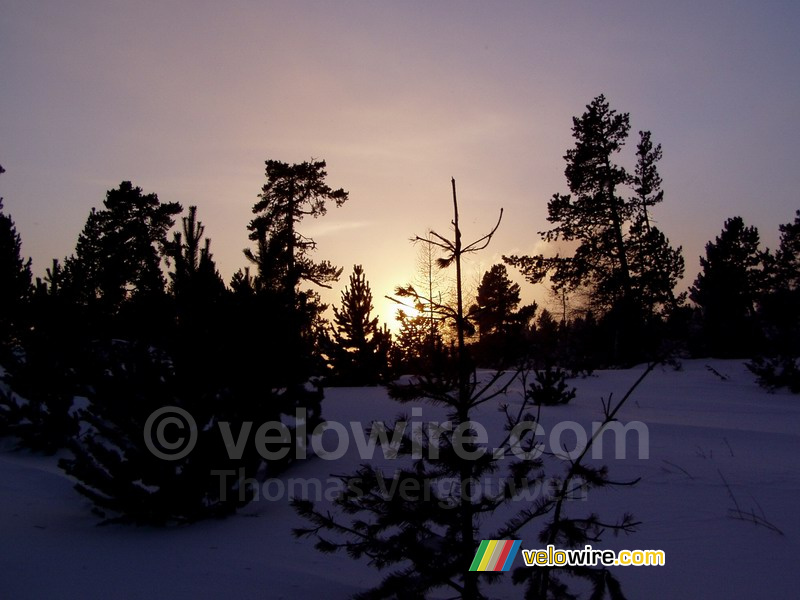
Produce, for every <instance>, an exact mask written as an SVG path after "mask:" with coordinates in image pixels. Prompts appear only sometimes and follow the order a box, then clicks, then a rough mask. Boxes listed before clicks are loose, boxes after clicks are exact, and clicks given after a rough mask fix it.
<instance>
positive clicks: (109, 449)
mask: <svg viewBox="0 0 800 600" xmlns="http://www.w3.org/2000/svg"><path fill="white" fill-rule="evenodd" d="M204 350H205V351H213V350H214V349H213V348H211V347H209V346H205V347H204ZM92 356H93V361H92V364H91V367H90V369H91V373H90V374H89V375H90V380H91V381H92V385H91V386H89V387H88V388H87V389H86V391H85V396H86V398H87V400H88V406H86V407H84V408H82V409H81V410H79V411H78V412H77V414H76V417H75V420H76V422H80V424H81V430H82V433H81V435H80V436H75V437H74V438H72V440H71V441H70V444H69V449H70V450H71V452H72V454H73V457H72V458H63V459H61V460H60V461H59V466H60V467H61V468H62V469H64V471H65V472H66V473H67V474H68V475H70V476H72V477H74V478H75V479H77V480H78V483H77V484H76V486H75V488H76V489H77V490H78V492H80V493H81V494H82V495H84V496H86V497H87V498H88V499H89V500H91V502H92V503H93V504H94V507H95V513H96V514H98V515H99V516H101V517H102V518H103V519H104V521H106V522H109V521H122V522H131V523H135V524H147V525H167V524H171V523H182V522H192V521H196V520H198V519H203V518H208V517H215V516H221V515H225V514H228V513H230V512H232V511H233V510H235V509H236V508H237V507H239V506H241V505H243V504H246V503H247V502H248V501H249V500H250V499H251V498H252V495H253V490H252V489H251V488H250V487H249V486H248V485H247V481H248V480H249V481H251V482H252V481H255V479H254V476H255V474H256V472H257V470H258V467H259V465H260V464H261V459H260V457H259V456H258V455H257V453H256V452H255V448H253V447H252V445H251V446H250V447H246V448H244V449H243V452H242V455H241V456H236V455H235V453H233V454H230V450H231V449H230V448H226V447H225V445H224V441H223V439H222V437H221V435H220V429H219V423H220V422H222V421H225V422H228V423H229V424H230V427H231V431H239V430H240V429H239V428H240V427H241V424H242V420H252V421H257V420H258V417H262V416H263V415H259V414H258V413H257V412H256V411H257V406H256V405H255V404H254V403H252V402H250V407H249V410H250V413H249V414H246V415H242V414H241V413H240V412H239V410H240V409H241V406H242V403H241V399H237V398H232V397H231V396H230V394H229V393H227V391H226V390H225V389H224V388H218V387H217V388H213V387H210V386H206V385H203V384H204V383H206V384H208V383H209V382H213V378H214V376H213V374H211V373H209V374H208V375H207V376H206V377H202V375H201V377H202V379H200V380H198V379H196V377H197V374H198V371H196V370H192V371H186V370H183V371H182V368H183V367H184V366H185V365H184V363H183V362H182V361H180V360H178V361H177V362H176V361H175V360H174V359H173V358H172V357H170V356H169V355H167V354H166V353H164V352H162V351H160V350H157V349H155V348H153V347H152V346H150V345H148V344H142V343H138V342H127V341H122V340H117V341H113V342H110V343H99V344H98V345H97V346H96V347H95V348H94V352H93V354H92ZM176 407H177V408H178V409H180V410H183V411H185V413H188V414H189V415H190V416H191V419H192V420H191V421H190V420H187V419H185V417H184V415H185V413H183V414H181V413H177V412H176V411H175V408H176ZM164 410H167V411H168V412H167V413H166V414H167V415H169V417H170V418H171V419H178V422H179V423H180V425H179V429H177V431H178V432H179V433H177V434H176V433H173V432H174V431H176V430H175V429H173V430H172V432H170V431H169V429H168V428H164V429H159V427H160V426H161V425H163V423H164V422H166V421H161V420H159V419H158V418H156V420H154V421H151V419H152V418H153V417H154V416H156V417H157V416H158V414H159V413H157V412H156V411H164ZM243 418H244V419H243ZM258 422H261V421H258ZM159 431H162V435H163V436H164V440H163V441H164V442H165V443H173V442H174V441H175V440H174V438H172V437H171V436H172V435H175V436H176V437H177V442H178V443H180V441H181V440H183V443H184V444H186V443H188V442H187V441H186V440H192V439H194V445H193V447H192V446H189V450H190V451H188V453H181V454H178V453H177V452H176V451H179V450H181V449H182V448H185V447H186V446H181V447H180V448H177V449H176V448H170V447H169V446H164V445H163V444H162V443H161V440H160V439H159V434H158V432H159ZM220 472H226V473H227V474H229V475H231V476H226V477H224V478H223V477H219V476H218V474H219V473H220Z"/></svg>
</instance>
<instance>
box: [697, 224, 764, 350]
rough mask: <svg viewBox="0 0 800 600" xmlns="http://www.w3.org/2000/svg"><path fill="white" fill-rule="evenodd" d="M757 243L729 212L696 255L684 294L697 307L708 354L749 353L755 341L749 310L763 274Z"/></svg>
mask: <svg viewBox="0 0 800 600" xmlns="http://www.w3.org/2000/svg"><path fill="white" fill-rule="evenodd" d="M758 246H759V235H758V230H757V229H756V228H755V227H748V226H745V224H744V220H743V219H742V218H741V217H733V218H730V219H728V220H727V221H725V225H724V227H723V229H722V232H721V233H720V235H719V236H717V238H716V240H715V241H714V242H708V243H707V244H706V255H705V256H704V257H702V256H701V257H700V266H701V268H702V271H701V272H700V273H699V274H698V275H697V279H695V282H694V285H693V286H692V287H691V290H690V293H689V297H690V298H691V300H692V301H693V302H695V303H696V304H697V305H698V307H699V308H700V313H701V318H702V324H703V338H704V344H705V349H706V351H707V352H708V353H710V354H711V355H712V356H717V357H721V358H732V357H745V356H752V353H753V352H754V351H755V350H756V348H757V346H758V340H757V335H756V323H755V313H756V301H757V299H758V293H759V290H760V289H761V285H762V277H763V272H762V260H763V255H762V253H761V252H760V251H759V247H758Z"/></svg>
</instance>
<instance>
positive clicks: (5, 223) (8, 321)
mask: <svg viewBox="0 0 800 600" xmlns="http://www.w3.org/2000/svg"><path fill="white" fill-rule="evenodd" d="M4 172H5V169H3V167H2V166H0V173H4ZM30 293H31V260H30V259H28V260H25V259H23V258H22V238H21V237H20V235H19V233H18V232H17V228H16V226H15V225H14V220H13V219H12V218H11V217H10V216H9V215H6V214H5V213H4V212H3V199H2V198H0V364H6V365H7V364H8V361H9V360H10V358H11V354H12V349H13V348H14V347H16V346H18V345H19V344H20V335H21V333H22V329H23V321H24V312H25V306H26V304H27V302H28V300H29V297H30Z"/></svg>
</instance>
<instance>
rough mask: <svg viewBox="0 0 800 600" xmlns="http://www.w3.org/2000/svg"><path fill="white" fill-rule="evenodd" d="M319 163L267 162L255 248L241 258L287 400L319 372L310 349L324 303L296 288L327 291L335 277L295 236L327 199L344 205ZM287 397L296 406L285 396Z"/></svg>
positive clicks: (311, 245) (254, 226)
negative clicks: (248, 265) (251, 274)
mask: <svg viewBox="0 0 800 600" xmlns="http://www.w3.org/2000/svg"><path fill="white" fill-rule="evenodd" d="M325 166H326V164H325V161H313V162H303V163H300V164H293V165H289V164H287V163H283V162H279V161H275V160H268V161H267V162H266V177H267V182H266V183H265V184H264V187H263V188H262V192H261V195H260V200H259V201H258V202H257V203H256V204H255V205H254V206H253V213H254V214H255V215H256V216H255V217H254V218H253V220H252V221H251V222H250V224H249V225H248V229H249V231H250V239H251V240H253V241H254V242H256V248H255V249H248V250H245V256H246V257H247V258H248V259H249V260H250V261H251V262H253V263H254V264H255V265H256V266H257V268H258V273H257V275H256V277H255V278H254V279H253V288H254V291H255V293H256V298H255V299H254V301H255V302H256V303H258V304H260V305H261V307H260V309H259V311H260V314H259V315H254V318H257V319H266V322H265V323H263V327H264V329H265V330H266V333H267V335H268V339H272V340H275V341H276V342H277V344H275V345H274V347H273V348H272V349H271V352H268V353H267V357H266V358H268V359H269V360H266V361H264V365H269V368H271V369H272V371H273V375H274V377H271V379H272V380H273V382H274V384H275V385H276V386H281V387H285V388H287V389H288V390H289V394H290V396H291V395H292V394H294V395H297V396H298V397H302V396H303V395H304V394H303V392H302V386H303V385H304V384H305V382H306V381H307V380H308V378H309V377H310V376H311V375H312V374H313V373H314V372H315V371H318V370H320V369H321V365H320V364H319V361H318V360H317V358H316V357H315V356H314V347H315V343H316V340H317V338H318V337H319V329H320V328H321V327H322V318H321V314H322V312H323V311H324V310H325V308H326V306H325V305H323V304H321V302H320V299H319V294H317V293H316V292H315V291H313V290H310V289H301V285H302V284H304V283H311V284H314V285H317V286H321V287H328V288H329V287H330V284H331V283H332V282H333V281H336V280H337V279H338V278H339V276H340V274H341V269H340V268H337V267H334V266H333V265H332V264H331V263H330V262H328V261H314V260H313V259H312V257H311V253H312V251H313V250H314V249H315V248H316V242H315V241H314V240H313V239H311V238H308V237H306V236H304V235H302V234H301V233H300V231H299V225H300V223H301V221H302V220H303V219H304V218H306V217H314V218H317V217H320V216H324V215H325V214H326V213H327V206H328V203H329V202H333V203H334V204H335V205H336V206H341V205H342V204H344V202H346V201H347V197H348V194H347V192H346V191H344V190H343V189H338V190H334V189H332V188H331V187H330V186H328V184H327V183H325V178H326V177H327V172H326V170H325ZM263 368H264V366H262V369H263ZM286 400H287V402H288V404H293V403H294V402H296V401H297V399H295V400H292V399H291V397H289V396H287V398H286Z"/></svg>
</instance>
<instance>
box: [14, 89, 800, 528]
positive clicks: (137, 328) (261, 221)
mask: <svg viewBox="0 0 800 600" xmlns="http://www.w3.org/2000/svg"><path fill="white" fill-rule="evenodd" d="M629 133H630V123H629V116H628V114H627V113H618V112H616V111H614V110H613V109H611V108H610V106H609V104H608V102H607V101H606V99H605V98H604V97H603V96H598V97H597V98H595V99H594V100H593V101H592V103H591V104H589V105H588V106H587V107H586V112H585V113H584V114H583V115H581V116H580V117H576V118H575V119H574V120H573V137H574V138H575V146H574V147H573V148H571V149H570V150H568V151H567V153H566V155H565V160H566V169H565V175H566V179H567V184H568V188H569V192H570V193H569V194H555V195H554V196H553V197H552V198H551V199H550V200H549V202H548V221H549V223H550V225H551V228H550V229H548V230H545V231H542V232H539V234H538V235H539V236H540V237H541V238H542V239H543V240H544V241H545V242H556V241H563V242H566V247H568V248H571V249H572V250H571V253H570V254H569V255H555V256H552V255H548V256H546V255H539V256H508V257H504V261H505V264H497V265H494V266H493V267H492V268H491V269H489V270H488V271H487V272H486V273H485V274H484V275H483V277H482V279H481V281H480V284H479V286H478V288H477V290H476V292H475V294H474V295H473V296H474V297H471V298H470V297H466V298H465V299H464V306H465V311H464V314H461V315H454V313H453V308H452V307H453V306H455V301H454V299H453V298H452V296H453V293H454V291H453V290H451V289H450V286H448V284H447V282H446V281H443V280H442V279H441V277H439V273H440V272H441V271H440V269H441V268H442V267H447V266H449V264H450V263H448V262H447V261H446V260H443V259H440V258H438V259H437V256H436V253H437V249H439V248H441V240H440V239H439V240H437V239H436V238H435V237H428V238H425V239H423V238H418V240H417V243H418V244H419V246H420V250H421V257H422V259H421V268H420V272H421V276H420V277H418V280H417V281H415V282H413V283H404V284H402V285H399V287H398V288H397V290H396V294H395V299H396V300H397V302H398V304H399V305H400V309H401V310H400V323H399V328H398V330H397V332H396V333H395V334H394V335H391V334H390V332H389V331H388V330H387V329H386V327H385V326H383V327H382V326H381V325H380V324H379V323H378V319H377V317H376V316H375V313H374V306H373V297H372V292H371V290H370V287H369V283H368V281H367V276H366V274H365V273H364V271H363V269H362V268H361V267H360V266H358V265H356V266H355V267H354V269H353V272H352V274H351V276H350V279H349V284H348V285H347V286H346V288H345V290H344V292H342V296H341V301H340V303H339V304H338V305H337V306H335V307H333V311H332V312H333V320H332V321H331V322H329V321H328V320H327V319H326V317H325V313H326V309H327V307H326V306H325V305H324V304H323V303H322V302H321V299H320V295H319V293H318V292H317V291H315V290H316V289H317V288H318V287H320V286H322V287H329V286H330V285H331V284H332V283H333V282H335V281H337V280H338V279H339V278H340V276H341V274H342V268H341V267H338V266H335V265H332V264H331V263H330V262H328V261H324V260H322V261H318V260H315V259H314V258H313V256H312V251H313V250H315V249H316V246H317V245H316V242H315V241H314V240H313V239H311V238H309V237H307V236H305V235H303V233H302V229H303V227H302V224H303V220H304V219H305V218H306V217H321V216H324V215H325V214H326V212H327V210H328V208H330V207H336V206H341V205H342V204H343V203H344V202H346V201H347V199H348V193H347V192H346V191H345V190H343V189H332V188H331V187H330V186H329V185H328V184H327V183H326V177H327V173H326V164H325V162H324V161H311V162H304V163H300V164H287V163H283V162H279V161H275V160H269V161H267V162H266V170H265V176H266V183H265V184H264V186H263V188H262V191H261V194H260V196H259V199H258V201H257V202H256V203H255V205H254V206H253V219H252V220H251V222H250V224H249V225H248V234H249V239H250V242H251V246H250V248H249V249H248V250H246V251H245V256H246V259H247V261H248V265H247V266H245V267H243V268H242V269H240V270H239V271H237V272H236V274H235V275H234V276H233V277H232V279H231V281H229V282H227V283H226V282H225V281H223V279H222V278H221V277H220V274H219V272H218V270H217V267H216V264H215V262H214V257H213V254H212V249H211V243H210V241H209V238H208V237H206V232H205V226H204V225H203V223H202V222H201V220H200V217H199V215H198V212H197V208H196V207H194V206H191V207H189V209H188V211H184V210H183V207H182V206H181V205H179V204H178V203H175V202H162V201H161V200H160V199H159V198H158V196H157V195H156V194H153V193H144V192H143V191H142V190H141V189H140V188H138V187H135V186H134V185H133V184H132V183H130V182H122V183H121V184H120V186H119V187H118V188H116V189H113V190H110V191H108V193H107V195H106V198H105V200H104V201H103V205H102V207H101V208H98V209H93V210H92V211H91V212H90V214H89V216H88V218H87V220H86V225H85V226H84V228H83V231H82V232H81V234H80V236H79V238H78V240H77V244H76V247H75V251H74V253H73V254H71V255H70V256H68V257H66V258H64V259H62V260H54V261H53V263H52V265H51V266H50V268H48V269H47V274H46V276H45V277H43V278H36V279H35V280H34V279H33V277H32V273H31V263H30V260H25V259H24V258H23V257H22V253H21V239H20V235H19V233H18V232H17V231H16V229H15V226H14V223H13V221H12V219H11V218H10V217H9V216H7V215H5V214H4V213H2V204H0V365H2V366H3V368H4V369H5V373H4V376H3V383H2V385H0V394H1V395H0V428H2V433H4V434H6V435H11V436H14V437H16V438H18V439H19V440H20V441H21V443H22V444H23V445H25V446H27V447H30V448H34V449H37V450H41V451H46V452H53V451H55V450H57V449H59V448H63V447H69V448H70V449H71V450H72V454H73V455H74V458H73V459H69V460H64V461H62V466H63V467H64V469H65V470H67V472H69V473H70V474H72V475H74V476H75V477H77V478H78V479H79V480H80V481H81V482H82V484H81V485H80V486H79V489H80V491H82V492H83V493H84V494H86V495H87V496H89V497H90V498H91V499H92V500H93V501H94V503H95V504H96V505H97V506H98V507H99V508H100V509H101V510H108V511H111V512H112V513H121V514H126V515H127V516H128V517H129V518H133V519H134V520H139V521H146V522H155V521H159V520H169V519H175V518H177V519H194V518H199V517H201V516H206V515H208V514H218V513H222V512H226V511H230V510H232V509H234V508H235V507H236V506H237V505H238V504H240V503H243V502H246V501H247V500H248V491H247V489H245V487H243V486H242V485H240V483H239V482H240V481H241V480H243V479H246V478H250V477H263V476H265V473H267V472H269V473H275V472H276V471H279V470H280V469H283V468H285V467H286V465H287V463H288V459H286V460H280V461H274V462H272V463H269V464H265V463H264V461H263V460H262V458H261V457H259V456H258V455H251V454H248V452H250V451H249V450H248V451H247V452H245V453H244V454H243V455H242V456H241V457H239V458H237V459H236V460H233V461H232V460H230V459H228V458H224V459H221V458H220V457H226V456H227V454H226V453H225V452H224V451H222V449H221V448H219V447H216V445H218V444H219V443H220V441H219V440H218V439H216V438H215V437H214V436H211V435H209V434H208V432H210V431H212V430H215V429H216V423H218V422H220V421H226V422H230V423H232V424H236V423H243V422H246V421H252V422H266V421H270V420H279V419H281V417H282V415H292V414H294V412H295V411H296V410H297V409H298V408H302V409H304V410H305V411H306V414H307V415H308V419H309V425H310V427H309V428H308V429H309V430H310V429H313V424H314V423H315V422H318V421H319V420H320V419H321V401H322V399H323V395H324V393H323V388H324V387H325V386H326V385H371V384H380V383H385V382H388V381H391V380H393V379H395V378H397V376H399V375H402V374H408V373H410V374H425V375H432V374H437V373H438V374H447V373H448V372H450V373H451V374H452V372H453V371H454V369H463V368H464V361H466V363H467V364H468V366H469V367H470V368H475V367H479V366H485V367H506V366H509V365H515V364H519V363H521V362H527V363H529V364H533V365H534V366H537V367H548V368H549V367H553V366H556V365H557V366H560V367H562V368H566V369H569V370H571V371H573V372H589V371H591V370H593V369H596V368H600V367H614V366H628V365H632V364H635V363H637V362H641V361H645V360H652V359H660V360H664V359H668V358H670V357H675V356H677V357H680V356H709V355H710V356H719V357H731V358H734V357H735V358H745V359H749V360H750V361H751V362H750V365H751V368H752V369H753V370H754V372H756V373H757V374H758V376H759V378H760V380H761V381H762V383H764V385H766V386H769V387H780V386H788V387H790V388H791V389H793V390H794V391H798V389H800V383H798V379H799V378H798V366H797V365H798V362H797V357H798V356H800V297H798V295H800V211H798V213H797V215H796V216H795V220H794V221H793V222H791V223H787V224H784V225H781V226H780V234H781V237H780V245H779V247H778V249H777V250H776V251H774V252H770V251H767V250H764V249H762V248H761V247H760V243H759V236H758V232H757V231H756V230H755V228H753V227H749V226H746V225H745V224H744V222H743V221H742V219H741V218H739V217H734V218H731V219H728V220H727V221H726V222H725V223H724V227H723V229H722V231H721V233H720V235H719V236H718V237H717V238H716V240H714V241H711V242H709V243H708V244H707V246H706V253H705V256H704V257H702V258H701V271H700V273H699V274H698V275H697V277H696V279H695V280H694V284H693V285H692V286H691V288H690V290H689V292H688V293H679V292H677V291H676V287H677V285H678V282H679V281H680V280H681V278H682V277H683V276H684V270H685V266H684V259H683V256H682V249H681V248H675V247H673V246H672V245H671V244H670V242H669V239H668V238H667V236H666V235H665V234H664V232H662V231H661V230H660V229H659V228H658V226H657V225H656V223H657V219H656V217H655V210H656V207H657V205H658V204H659V203H660V202H662V201H663V199H664V192H663V189H662V180H661V178H660V176H659V173H658V162H659V160H660V159H661V155H662V151H661V147H660V145H658V144H654V143H653V141H652V139H651V134H650V132H646V131H642V132H639V136H638V142H637V145H636V151H635V168H634V171H633V172H629V171H628V170H626V169H625V168H624V167H623V166H621V164H619V160H618V156H619V155H620V153H621V152H622V150H623V148H624V146H625V142H626V141H627V138H628V136H629ZM176 225H178V227H177V231H174V229H175V226H176ZM506 265H508V266H509V267H511V268H516V269H518V270H519V271H520V272H521V273H522V275H524V276H525V278H526V279H527V280H528V281H529V282H531V283H532V284H543V283H547V284H548V285H550V286H551V289H552V292H553V296H554V298H555V299H556V302H554V304H555V305H557V306H558V307H559V309H558V310H547V309H543V308H541V307H539V306H537V305H536V304H535V303H534V304H530V305H526V306H521V305H520V304H521V303H520V288H519V286H518V285H517V284H515V283H513V282H512V281H511V279H510V278H509V275H508V270H507V266H506ZM398 283H399V282H398ZM457 332H460V333H457ZM459 335H461V336H463V337H464V338H465V345H464V348H465V353H457V352H456V350H455V348H456V345H457V343H458V342H459V340H458V339H457V338H458V336H459ZM457 355H459V359H458V360H459V361H461V364H459V365H456V364H455V362H456V358H455V357H456V356H457ZM166 405H169V406H176V407H183V408H185V409H186V410H187V411H189V412H190V413H191V414H192V415H195V418H196V420H197V422H198V423H200V424H201V427H200V430H199V431H198V444H197V450H195V451H194V452H193V453H192V454H191V455H190V456H188V457H186V458H184V459H181V460H178V461H172V462H169V461H166V462H165V461H163V460H160V459H157V458H156V457H154V456H153V454H152V452H150V451H149V450H148V448H146V447H145V445H144V443H143V440H141V437H142V436H141V432H142V430H143V426H144V424H145V422H146V420H147V418H148V417H149V416H150V415H151V413H152V412H153V411H154V410H156V409H158V408H159V407H162V406H166ZM210 468H211V469H233V470H235V471H236V472H237V473H238V472H241V473H242V474H243V478H240V479H237V480H236V481H233V480H231V481H230V482H229V485H230V489H229V490H227V491H225V490H220V489H219V485H218V482H217V481H216V480H215V479H213V478H210V477H208V472H209V469H210ZM121 471H124V472H125V473H126V475H125V476H124V477H121V478H120V477H117V476H115V477H110V476H109V473H114V474H115V475H117V474H119V473H120V472H121ZM204 474H205V475H204ZM178 490H179V491H180V492H179V491H178ZM187 490H188V491H187ZM223 492H225V493H223ZM181 498H183V500H182V499H181ZM186 498H191V501H188V500H186Z"/></svg>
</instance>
